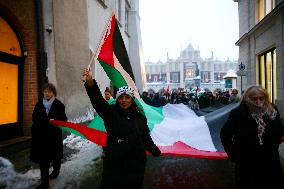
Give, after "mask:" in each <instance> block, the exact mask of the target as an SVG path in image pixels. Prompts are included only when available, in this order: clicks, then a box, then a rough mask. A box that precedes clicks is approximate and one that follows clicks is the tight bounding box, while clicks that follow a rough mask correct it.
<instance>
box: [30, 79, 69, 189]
mask: <svg viewBox="0 0 284 189" xmlns="http://www.w3.org/2000/svg"><path fill="white" fill-rule="evenodd" d="M42 93H43V99H41V100H40V101H39V102H37V104H36V105H35V108H34V110H33V114H32V121H33V125H32V128H31V134H32V140H31V153H30V159H31V161H33V162H35V163H38V164H39V168H40V175H41V184H40V185H39V186H38V187H37V188H49V178H50V179H55V178H56V177H57V176H58V174H59V172H60V166H61V159H62V158H63V141H62V131H61V129H60V128H58V127H55V126H53V125H51V124H50V122H49V120H51V119H56V120H62V121H67V117H66V114H65V106H64V104H63V103H62V102H60V101H59V100H58V99H57V98H55V96H56V88H55V86H54V85H53V84H51V83H46V84H44V85H43V87H42ZM51 162H52V165H53V171H52V173H51V174H50V175H49V166H50V163H51Z"/></svg>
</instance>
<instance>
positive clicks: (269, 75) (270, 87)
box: [258, 49, 277, 103]
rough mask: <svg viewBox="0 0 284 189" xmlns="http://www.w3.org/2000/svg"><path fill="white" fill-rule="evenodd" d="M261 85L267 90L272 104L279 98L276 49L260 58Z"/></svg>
mask: <svg viewBox="0 0 284 189" xmlns="http://www.w3.org/2000/svg"><path fill="white" fill-rule="evenodd" d="M258 61H259V62H258V64H259V65H258V68H259V84H260V85H261V86H262V87H264V88H266V90H267V92H268V95H269V100H270V102H273V103H274V102H275V99H276V98H277V91H276V90H277V86H276V49H272V50H269V51H267V52H265V53H263V54H261V55H260V56H259V57H258Z"/></svg>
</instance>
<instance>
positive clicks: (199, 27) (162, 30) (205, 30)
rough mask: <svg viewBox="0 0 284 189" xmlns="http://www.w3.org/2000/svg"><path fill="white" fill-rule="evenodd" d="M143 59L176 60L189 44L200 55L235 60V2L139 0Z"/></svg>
mask: <svg viewBox="0 0 284 189" xmlns="http://www.w3.org/2000/svg"><path fill="white" fill-rule="evenodd" d="M140 18H141V23H140V24H141V35H142V45H143V51H144V60H145V61H147V60H150V61H153V62H156V61H158V60H161V61H163V62H164V61H165V60H166V56H167V53H168V54H169V57H170V58H173V59H176V58H178V56H179V53H180V51H181V50H184V49H185V48H186V47H187V46H188V44H189V43H191V44H192V46H193V48H195V49H199V50H200V54H201V57H202V58H209V57H210V56H211V51H213V52H214V57H215V58H216V57H217V58H218V59H219V60H227V58H230V59H231V60H237V59H238V53H239V51H238V47H237V46H236V45H235V43H236V41H237V40H238V39H239V38H238V37H239V36H238V35H239V23H238V3H236V2H234V1H233V0H175V1H172V0H140Z"/></svg>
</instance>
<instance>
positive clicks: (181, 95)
mask: <svg viewBox="0 0 284 189" xmlns="http://www.w3.org/2000/svg"><path fill="white" fill-rule="evenodd" d="M141 97H142V99H143V100H144V102H145V103H147V104H149V105H152V106H155V107H160V106H164V105H166V104H167V103H171V104H180V103H183V104H184V105H187V106H189V107H190V108H191V109H193V110H199V109H202V108H207V107H210V106H214V105H216V104H224V105H227V104H230V103H235V102H239V101H240V96H239V94H238V90H237V89H232V90H231V91H229V90H226V91H223V92H222V91H218V92H215V93H212V92H211V91H205V92H203V93H197V92H195V93H192V92H191V93H188V92H184V91H172V92H171V93H162V94H161V93H148V92H146V91H144V92H143V93H142V95H141Z"/></svg>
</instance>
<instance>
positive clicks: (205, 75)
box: [201, 71, 211, 83]
mask: <svg viewBox="0 0 284 189" xmlns="http://www.w3.org/2000/svg"><path fill="white" fill-rule="evenodd" d="M210 81H211V80H210V72H206V71H202V72H201V82H202V83H210Z"/></svg>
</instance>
